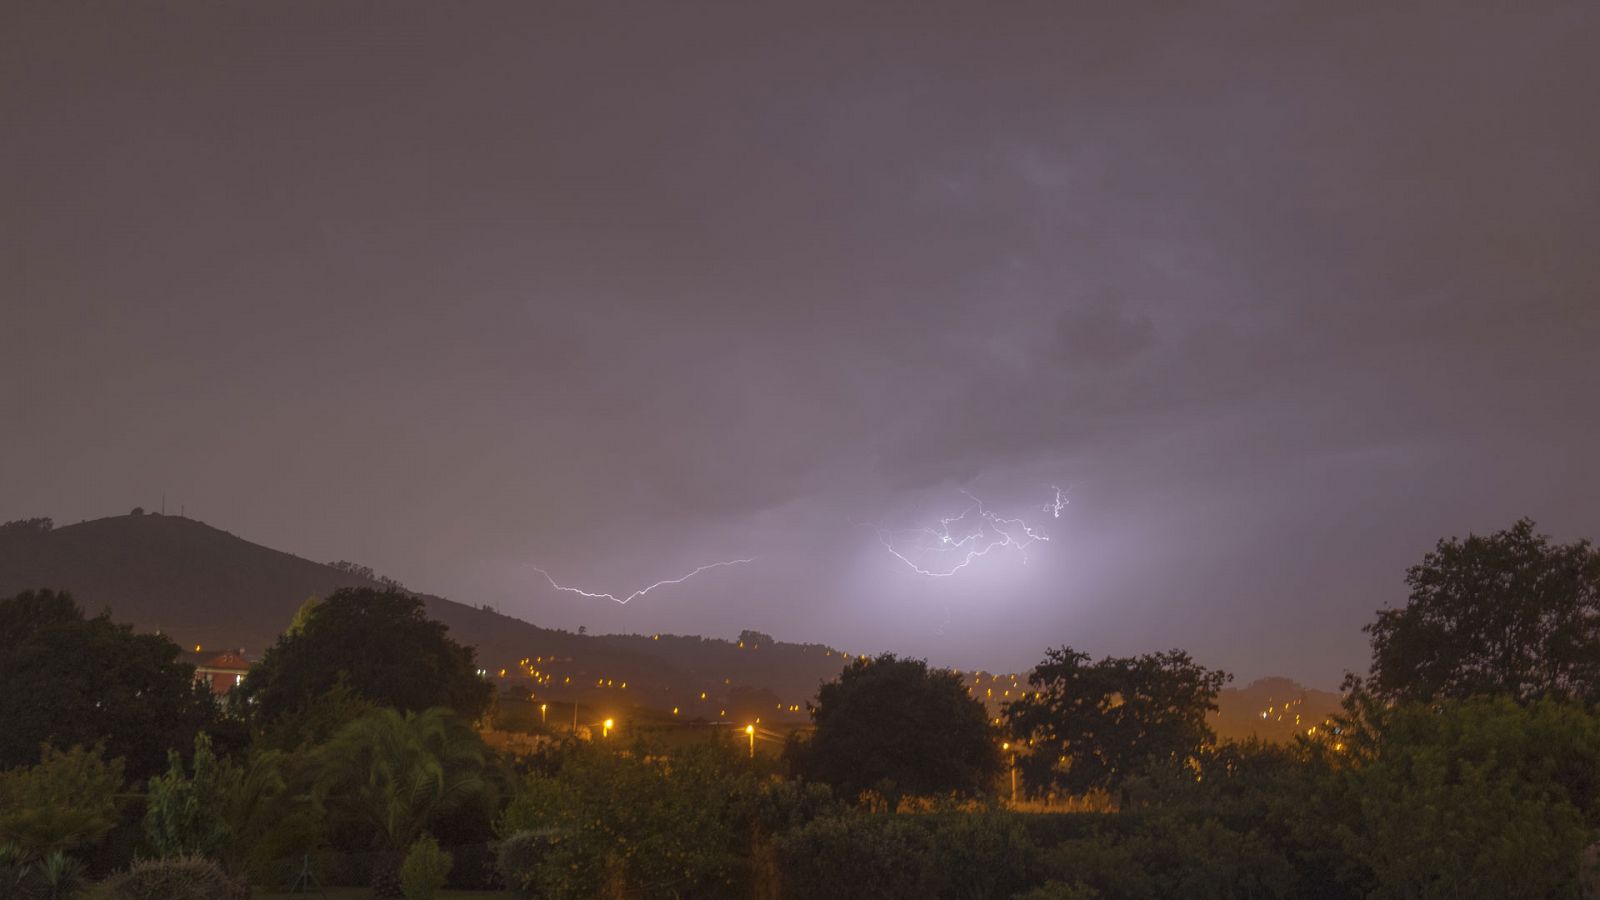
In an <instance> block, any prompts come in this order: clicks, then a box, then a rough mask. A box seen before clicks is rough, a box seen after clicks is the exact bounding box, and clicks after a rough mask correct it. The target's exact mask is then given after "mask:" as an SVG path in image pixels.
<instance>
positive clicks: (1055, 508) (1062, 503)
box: [1044, 484, 1067, 519]
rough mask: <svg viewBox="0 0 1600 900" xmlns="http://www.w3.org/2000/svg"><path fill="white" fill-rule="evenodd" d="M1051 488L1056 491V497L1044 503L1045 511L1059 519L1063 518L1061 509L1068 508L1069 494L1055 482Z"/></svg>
mask: <svg viewBox="0 0 1600 900" xmlns="http://www.w3.org/2000/svg"><path fill="white" fill-rule="evenodd" d="M1050 489H1051V490H1053V491H1055V492H1056V499H1054V500H1052V501H1050V502H1049V503H1046V504H1045V505H1044V511H1045V512H1047V513H1050V514H1051V515H1052V516H1053V517H1055V518H1057V519H1059V518H1061V511H1062V510H1063V509H1066V508H1067V495H1066V493H1065V492H1064V491H1062V490H1061V488H1058V487H1056V486H1055V485H1053V484H1052V485H1050Z"/></svg>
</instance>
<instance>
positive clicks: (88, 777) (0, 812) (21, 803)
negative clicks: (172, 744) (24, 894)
mask: <svg viewBox="0 0 1600 900" xmlns="http://www.w3.org/2000/svg"><path fill="white" fill-rule="evenodd" d="M122 785H123V778H122V760H121V759H114V760H111V761H109V762H108V761H107V760H106V758H105V754H104V752H103V748H102V746H101V745H99V744H97V745H95V746H94V747H93V748H90V749H85V748H83V747H73V748H72V749H71V750H56V749H54V748H52V747H45V748H44V751H43V753H42V755H41V758H40V760H39V763H38V765H35V766H30V767H26V768H17V769H13V770H10V771H7V772H0V845H11V846H13V847H16V848H17V849H18V850H19V851H21V852H22V853H23V854H25V855H27V856H30V857H45V856H48V855H49V854H51V853H53V852H58V851H65V850H76V849H79V848H82V847H90V846H93V845H95V844H97V843H99V842H100V840H101V839H103V838H104V837H105V836H106V835H107V834H109V833H110V831H111V829H113V828H115V827H116V825H117V817H118V810H117V794H118V793H119V792H120V791H121V790H122Z"/></svg>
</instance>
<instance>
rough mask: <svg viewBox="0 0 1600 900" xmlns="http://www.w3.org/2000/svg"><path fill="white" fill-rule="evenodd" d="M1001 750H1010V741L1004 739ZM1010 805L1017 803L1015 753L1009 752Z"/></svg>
mask: <svg viewBox="0 0 1600 900" xmlns="http://www.w3.org/2000/svg"><path fill="white" fill-rule="evenodd" d="M1000 749H1001V750H1005V751H1010V749H1011V742H1010V741H1006V742H1005V743H1003V744H1001V745H1000ZM1011 805H1012V806H1016V805H1017V755H1016V754H1015V753H1012V754H1011Z"/></svg>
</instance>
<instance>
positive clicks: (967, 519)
mask: <svg viewBox="0 0 1600 900" xmlns="http://www.w3.org/2000/svg"><path fill="white" fill-rule="evenodd" d="M1055 492H1056V495H1055V499H1054V500H1053V501H1052V502H1051V503H1048V504H1046V505H1045V506H1044V510H1045V511H1046V512H1049V513H1052V514H1053V515H1054V517H1055V518H1060V517H1061V510H1062V509H1063V508H1064V507H1065V506H1066V505H1067V500H1066V498H1065V496H1064V495H1063V493H1062V491H1061V489H1060V488H1055ZM961 493H962V494H964V495H966V497H967V498H968V499H969V500H971V501H972V505H971V506H968V507H967V508H966V509H965V510H963V511H962V512H961V513H960V514H959V515H955V516H948V517H945V518H942V519H940V520H939V522H938V524H937V525H930V526H924V527H921V528H911V529H900V530H894V529H888V528H883V527H878V528H877V529H876V531H877V533H878V542H879V543H881V544H883V547H884V549H885V550H888V551H889V553H890V554H892V555H893V556H894V557H895V558H896V559H898V560H900V561H901V562H903V563H905V564H906V565H907V566H909V567H910V568H911V570H912V571H913V572H916V573H917V574H918V575H926V576H928V577H930V578H949V577H950V576H952V575H954V574H956V573H957V572H960V571H961V570H962V569H965V568H966V567H967V566H970V565H972V563H973V561H975V560H977V559H979V558H981V557H984V556H987V555H989V554H990V553H992V552H994V551H995V550H997V549H1001V548H1007V547H1009V548H1012V549H1014V550H1016V551H1018V552H1019V553H1021V554H1022V561H1023V563H1027V561H1028V547H1029V546H1031V545H1032V544H1034V543H1035V542H1038V541H1049V540H1050V537H1049V535H1046V534H1043V533H1040V532H1038V531H1035V530H1034V529H1033V528H1032V527H1031V526H1029V525H1028V523H1027V522H1025V521H1023V520H1022V519H1019V518H1006V517H1004V516H1001V515H999V514H998V513H995V512H993V511H992V510H990V509H989V508H988V507H986V506H984V504H983V501H982V500H979V499H978V498H977V497H975V496H973V495H972V494H970V493H968V492H967V491H962V492H961Z"/></svg>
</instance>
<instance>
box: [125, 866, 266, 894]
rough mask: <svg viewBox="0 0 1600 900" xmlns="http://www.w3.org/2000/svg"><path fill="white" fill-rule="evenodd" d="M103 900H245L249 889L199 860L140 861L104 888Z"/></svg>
mask: <svg viewBox="0 0 1600 900" xmlns="http://www.w3.org/2000/svg"><path fill="white" fill-rule="evenodd" d="M104 888H105V889H104V891H103V892H102V896H104V897H105V900H244V898H248V897H249V896H250V888H249V886H248V885H245V884H243V883H240V882H235V881H233V880H232V879H230V878H228V876H227V875H225V874H223V871H222V867H221V866H219V865H217V864H216V863H214V862H212V861H211V860H209V859H206V858H204V857H201V856H175V857H172V858H170V859H147V860H139V861H137V862H135V863H134V864H133V867H132V868H130V869H129V870H128V871H126V872H123V873H122V874H120V875H115V876H112V878H110V879H109V880H108V881H107V882H106V883H105V885H104Z"/></svg>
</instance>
